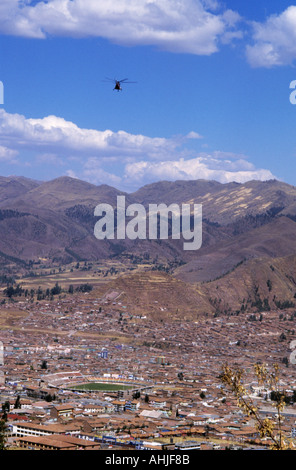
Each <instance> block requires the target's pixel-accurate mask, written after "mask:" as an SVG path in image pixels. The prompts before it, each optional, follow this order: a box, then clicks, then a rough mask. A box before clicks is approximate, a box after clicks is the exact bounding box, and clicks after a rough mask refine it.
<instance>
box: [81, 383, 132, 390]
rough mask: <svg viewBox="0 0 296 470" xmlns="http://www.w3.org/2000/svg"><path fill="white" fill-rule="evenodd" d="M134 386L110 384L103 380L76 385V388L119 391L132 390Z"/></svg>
mask: <svg viewBox="0 0 296 470" xmlns="http://www.w3.org/2000/svg"><path fill="white" fill-rule="evenodd" d="M132 388H133V386H131V385H121V384H110V383H102V382H89V383H85V384H80V385H76V387H75V390H104V391H117V390H130V389H132Z"/></svg>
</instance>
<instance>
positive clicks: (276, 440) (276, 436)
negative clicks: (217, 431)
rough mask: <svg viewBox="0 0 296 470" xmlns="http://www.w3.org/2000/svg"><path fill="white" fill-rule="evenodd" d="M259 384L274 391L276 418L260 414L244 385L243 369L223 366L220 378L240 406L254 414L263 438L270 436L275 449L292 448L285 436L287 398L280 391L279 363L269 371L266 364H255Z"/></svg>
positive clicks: (248, 413) (248, 412)
mask: <svg viewBox="0 0 296 470" xmlns="http://www.w3.org/2000/svg"><path fill="white" fill-rule="evenodd" d="M254 369H255V374H256V376H257V380H258V384H259V385H262V386H265V387H266V389H269V390H271V391H273V392H275V393H274V397H275V401H274V403H273V404H274V406H275V408H276V415H275V418H274V419H270V418H265V419H263V418H262V417H261V416H260V412H259V410H258V408H257V406H256V405H255V404H254V401H253V399H252V398H250V396H249V394H248V392H247V390H246V388H245V386H244V385H243V371H242V370H241V369H238V370H232V369H231V368H230V367H229V366H228V365H224V366H223V371H222V373H221V375H220V380H221V381H222V383H223V384H224V385H225V386H226V388H228V389H229V390H230V391H231V392H232V393H233V395H234V396H235V397H236V399H237V403H238V406H239V407H240V408H241V409H242V410H243V411H244V412H245V413H246V414H247V415H248V416H252V417H253V418H254V420H255V422H256V427H257V429H258V432H259V435H260V437H261V438H266V437H267V438H269V439H271V441H272V449H273V450H287V449H290V448H292V445H293V444H292V442H291V443H288V442H287V440H286V439H285V438H284V436H283V429H282V425H283V415H282V412H283V409H284V407H285V399H284V395H283V394H282V393H279V389H278V385H279V377H278V365H277V364H275V365H274V366H273V371H271V372H270V371H269V370H268V369H267V368H266V367H265V366H264V365H261V364H256V365H255V366H254Z"/></svg>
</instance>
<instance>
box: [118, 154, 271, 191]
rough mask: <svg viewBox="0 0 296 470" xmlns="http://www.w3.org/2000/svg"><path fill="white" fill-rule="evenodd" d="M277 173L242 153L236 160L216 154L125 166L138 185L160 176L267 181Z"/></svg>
mask: <svg viewBox="0 0 296 470" xmlns="http://www.w3.org/2000/svg"><path fill="white" fill-rule="evenodd" d="M274 178H275V176H274V175H272V173H271V172H270V171H269V170H265V169H256V168H255V167H254V166H253V165H252V164H251V163H249V162H247V161H246V160H245V159H241V158H240V156H238V157H237V159H236V160H235V156H234V155H232V160H225V159H222V160H220V159H219V158H217V157H216V156H215V155H202V156H199V157H196V158H192V159H188V160H184V159H182V158H180V159H179V160H175V161H166V162H159V163H156V162H147V161H141V162H136V163H131V164H128V165H126V167H125V175H124V180H125V182H126V183H130V184H132V183H134V184H136V185H137V186H138V187H139V186H141V185H143V184H147V183H152V182H155V181H160V180H169V181H174V180H179V179H180V180H195V179H206V180H216V181H219V182H220V183H229V182H232V181H236V182H238V183H245V182H246V181H250V180H261V181H266V180H269V179H274Z"/></svg>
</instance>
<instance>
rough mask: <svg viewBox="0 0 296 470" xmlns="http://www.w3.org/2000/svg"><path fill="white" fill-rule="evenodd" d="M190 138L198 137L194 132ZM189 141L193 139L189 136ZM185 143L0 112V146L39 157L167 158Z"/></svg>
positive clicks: (59, 119)
mask: <svg viewBox="0 0 296 470" xmlns="http://www.w3.org/2000/svg"><path fill="white" fill-rule="evenodd" d="M193 135H194V136H195V138H196V136H197V135H198V134H197V133H193ZM190 138H192V136H191V135H190ZM183 141H184V139H183V140H182V141H181V142H180V140H179V139H178V138H176V139H165V138H162V137H147V136H144V135H140V134H139V135H135V134H130V133H128V132H125V131H118V132H113V131H111V130H108V129H107V130H104V131H99V130H96V129H82V128H80V127H78V126H77V125H76V124H75V123H73V122H71V121H66V120H65V119H63V118H61V117H58V116H47V117H44V118H42V119H27V118H26V117H25V116H23V115H21V114H9V113H7V112H6V111H5V110H4V109H0V143H1V142H2V143H3V144H4V145H7V144H9V146H10V147H12V148H13V149H14V150H16V151H18V150H20V149H33V150H34V151H40V152H42V154H44V153H45V154H61V153H62V154H64V155H65V156H69V155H71V156H73V155H77V154H78V155H79V154H82V153H83V154H84V155H98V156H99V157H102V158H103V157H105V158H106V157H116V156H118V157H119V156H120V157H121V158H122V157H128V158H133V157H134V158H141V157H144V156H145V158H149V159H168V158H170V157H171V155H172V154H173V153H174V152H175V150H176V148H177V147H178V146H179V145H180V144H181V143H182V142H183Z"/></svg>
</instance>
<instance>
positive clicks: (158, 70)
mask: <svg viewBox="0 0 296 470" xmlns="http://www.w3.org/2000/svg"><path fill="white" fill-rule="evenodd" d="M295 63H296V5H295V4H293V3H291V1H284V0H282V1H280V0H277V1H275V0H262V1H260V2H255V1H253V0H248V1H247V0H244V1H242V0H225V1H222V0H221V1H220V0H183V1H182V2H179V1H177V0H113V1H110V0H104V1H100V0H96V1H95V0H48V1H47V2H40V1H29V0H23V1H17V0H2V1H1V5H0V81H1V82H2V83H3V85H4V103H3V104H0V175H2V176H8V175H23V176H27V177H30V178H34V179H38V180H49V179H52V178H56V177H58V176H62V175H69V176H73V177H78V178H81V179H84V180H85V181H89V182H91V183H94V184H102V183H105V184H109V185H111V186H115V187H117V188H119V189H123V190H126V191H128V192H130V191H134V190H136V189H138V188H139V187H141V186H143V185H144V184H147V183H151V182H155V181H159V180H170V181H174V180H178V179H186V180H188V179H199V178H202V179H214V180H217V181H220V182H222V183H224V182H229V181H238V182H245V181H248V180H251V179H260V180H266V179H270V178H278V179H280V180H282V181H285V182H287V183H290V184H293V185H296V163H295V162H296V143H295V140H296V139H295V131H296V105H293V104H292V103H291V102H290V100H289V97H290V94H291V93H292V92H293V90H292V89H290V88H289V86H290V83H291V82H292V81H293V80H296V69H295ZM105 77H111V78H117V79H123V78H128V79H129V80H130V81H134V82H136V83H130V84H125V85H124V84H123V90H122V91H120V92H117V91H113V84H112V83H111V82H110V83H108V82H106V81H104V79H105Z"/></svg>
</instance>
